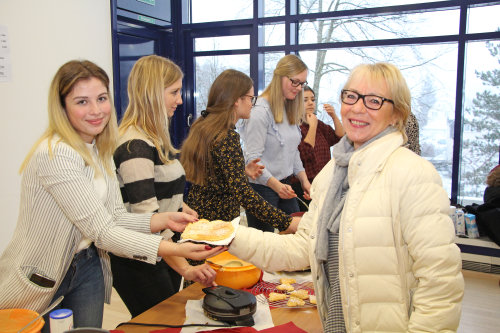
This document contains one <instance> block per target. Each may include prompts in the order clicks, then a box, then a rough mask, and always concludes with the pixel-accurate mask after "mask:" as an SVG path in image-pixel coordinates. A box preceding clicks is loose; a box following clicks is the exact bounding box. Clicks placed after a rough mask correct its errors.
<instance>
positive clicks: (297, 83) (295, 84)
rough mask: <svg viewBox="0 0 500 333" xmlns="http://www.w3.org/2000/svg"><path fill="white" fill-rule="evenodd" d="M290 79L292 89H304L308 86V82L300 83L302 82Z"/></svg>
mask: <svg viewBox="0 0 500 333" xmlns="http://www.w3.org/2000/svg"><path fill="white" fill-rule="evenodd" d="M288 79H289V80H290V81H291V82H292V87H298V86H300V87H301V88H304V86H307V81H304V82H300V80H296V79H292V78H291V77H289V78H288Z"/></svg>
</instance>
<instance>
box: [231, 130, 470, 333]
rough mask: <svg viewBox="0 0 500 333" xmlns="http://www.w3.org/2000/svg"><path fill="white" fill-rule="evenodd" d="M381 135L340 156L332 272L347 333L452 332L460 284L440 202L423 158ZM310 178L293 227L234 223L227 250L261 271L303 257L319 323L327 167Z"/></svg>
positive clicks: (292, 264) (297, 263)
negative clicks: (342, 183)
mask: <svg viewBox="0 0 500 333" xmlns="http://www.w3.org/2000/svg"><path fill="white" fill-rule="evenodd" d="M402 143H403V138H402V136H401V134H400V133H392V134H388V135H386V136H384V137H382V138H380V139H378V140H376V141H374V142H372V143H371V144H370V145H368V146H367V147H364V148H362V149H361V150H358V151H355V153H354V154H353V156H352V158H351V160H350V162H349V173H348V180H349V192H348V196H347V198H346V203H345V205H344V209H343V212H342V218H341V226H340V242H339V255H340V263H339V274H340V282H341V294H342V302H343V309H344V319H345V322H346V327H347V331H348V332H454V331H456V329H457V327H458V324H459V321H460V313H461V301H462V297H463V291H464V282H463V277H462V273H461V258H460V250H459V249H458V247H457V246H456V245H455V244H454V242H453V241H454V229H453V224H452V222H451V219H450V218H449V217H448V215H447V214H448V209H449V201H448V198H447V194H446V192H445V191H444V189H443V188H442V185H441V179H440V177H439V175H438V173H437V172H436V170H435V169H434V167H433V166H432V164H431V163H429V162H428V161H426V160H424V159H423V158H421V157H419V156H418V155H416V154H414V153H412V152H411V151H409V150H408V149H406V148H402V147H401V144H402ZM334 166H335V162H334V161H330V163H328V164H327V165H326V166H325V168H324V169H323V170H322V171H321V172H320V173H319V174H318V176H317V177H316V178H315V180H314V182H313V185H312V188H311V195H312V198H313V200H312V202H311V204H310V206H309V212H307V213H306V214H305V215H304V216H303V218H302V220H301V222H300V225H299V230H298V231H297V233H296V234H293V235H278V234H273V233H263V232H261V231H260V230H256V229H252V228H243V227H241V228H239V229H238V231H237V235H236V238H235V239H234V240H233V242H232V244H231V246H230V248H229V251H230V252H231V253H233V254H235V255H237V256H238V257H240V258H242V259H244V260H248V261H250V262H253V263H254V264H256V265H257V266H259V267H261V268H263V269H265V270H268V271H279V270H297V269H302V268H304V267H307V266H309V265H310V267H311V272H312V276H313V282H314V287H315V291H316V295H317V297H318V310H319V314H320V317H321V319H322V321H323V322H324V321H325V316H326V314H327V309H326V302H325V291H326V290H327V286H328V282H327V281H326V277H325V276H324V274H323V273H322V270H321V269H320V268H321V266H320V265H321V263H320V262H318V261H317V260H316V258H315V255H314V249H315V246H316V233H317V224H316V223H317V220H318V217H319V213H320V211H321V209H322V206H323V202H324V199H325V196H326V194H327V191H328V187H329V184H330V182H331V179H332V176H333V172H334Z"/></svg>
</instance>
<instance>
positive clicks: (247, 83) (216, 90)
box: [181, 69, 298, 232]
mask: <svg viewBox="0 0 500 333" xmlns="http://www.w3.org/2000/svg"><path fill="white" fill-rule="evenodd" d="M256 99H257V97H255V96H254V89H253V82H252V79H250V78H249V77H248V76H247V75H246V74H244V73H242V72H240V71H237V70H233V69H228V70H225V71H224V72H222V73H221V74H220V75H219V76H218V77H217V78H216V79H215V81H214V82H213V84H212V86H211V87H210V92H209V95H208V102H207V108H206V110H203V111H202V112H201V117H200V118H198V119H197V120H196V121H195V122H194V124H193V126H192V127H191V130H190V131H189V135H188V137H187V138H186V140H185V141H184V144H183V145H182V153H181V162H182V165H183V166H184V169H185V170H186V178H187V180H188V181H189V182H191V183H192V186H191V188H190V190H189V195H188V203H189V205H190V206H191V207H193V208H194V209H195V210H196V211H197V212H198V214H199V215H200V218H205V219H208V220H225V221H231V220H232V219H234V218H236V217H238V216H239V215H240V206H242V207H243V208H244V209H245V210H246V212H247V213H252V214H254V215H256V216H259V217H260V218H262V219H266V221H267V222H268V223H269V225H270V226H272V227H273V228H274V227H276V228H278V229H279V230H283V231H284V230H287V231H289V232H294V231H295V230H296V222H298V220H296V221H295V223H292V217H290V216H289V215H287V214H285V213H284V212H282V211H281V210H279V209H277V208H275V207H273V206H272V205H270V204H269V203H268V202H266V201H265V200H264V199H263V198H262V197H261V196H260V195H258V194H257V193H256V192H255V191H254V190H253V189H252V187H251V186H250V184H249V183H248V178H247V175H246V174H245V162H244V159H243V152H242V150H241V145H240V137H239V134H238V133H237V132H236V131H235V130H234V128H235V124H236V122H237V121H238V120H239V119H248V118H249V117H250V112H251V109H252V105H253V104H255V101H256Z"/></svg>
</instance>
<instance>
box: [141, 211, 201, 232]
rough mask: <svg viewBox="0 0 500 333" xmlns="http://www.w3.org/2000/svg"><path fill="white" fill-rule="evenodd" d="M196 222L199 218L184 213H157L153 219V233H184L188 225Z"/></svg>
mask: <svg viewBox="0 0 500 333" xmlns="http://www.w3.org/2000/svg"><path fill="white" fill-rule="evenodd" d="M196 221H198V218H196V217H195V216H193V215H190V214H187V213H183V212H164V213H157V214H153V216H152V217H151V222H150V224H151V232H153V233H155V232H159V231H162V230H165V229H170V230H173V231H177V232H182V231H184V229H185V228H186V225H187V224H188V223H191V222H196Z"/></svg>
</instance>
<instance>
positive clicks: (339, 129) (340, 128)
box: [332, 115, 345, 138]
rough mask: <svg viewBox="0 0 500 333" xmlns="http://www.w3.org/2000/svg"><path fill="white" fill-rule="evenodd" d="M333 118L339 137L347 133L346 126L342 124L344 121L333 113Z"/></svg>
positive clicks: (336, 133)
mask: <svg viewBox="0 0 500 333" xmlns="http://www.w3.org/2000/svg"><path fill="white" fill-rule="evenodd" d="M332 119H333V125H334V126H335V135H337V136H338V137H339V138H341V137H343V136H344V135H345V131H344V126H342V122H341V121H340V119H339V117H337V116H336V115H333V116H332Z"/></svg>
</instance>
